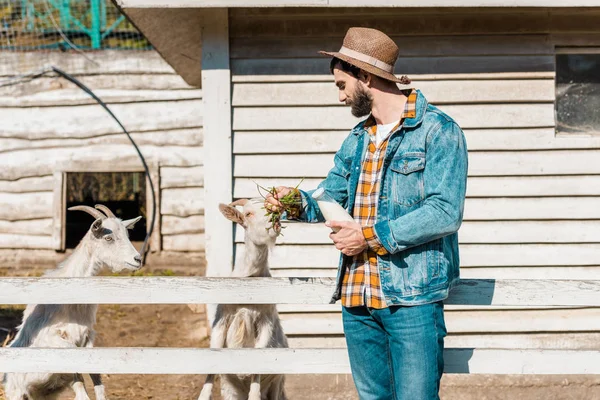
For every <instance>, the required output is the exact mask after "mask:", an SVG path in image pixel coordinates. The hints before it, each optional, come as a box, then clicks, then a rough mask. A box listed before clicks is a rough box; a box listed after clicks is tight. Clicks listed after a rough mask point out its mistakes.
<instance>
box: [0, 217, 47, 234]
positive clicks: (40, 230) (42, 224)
mask: <svg viewBox="0 0 600 400" xmlns="http://www.w3.org/2000/svg"><path fill="white" fill-rule="evenodd" d="M52 225H53V224H52V218H44V219H30V220H25V221H3V220H0V234H12V233H16V234H21V235H41V236H46V235H52Z"/></svg>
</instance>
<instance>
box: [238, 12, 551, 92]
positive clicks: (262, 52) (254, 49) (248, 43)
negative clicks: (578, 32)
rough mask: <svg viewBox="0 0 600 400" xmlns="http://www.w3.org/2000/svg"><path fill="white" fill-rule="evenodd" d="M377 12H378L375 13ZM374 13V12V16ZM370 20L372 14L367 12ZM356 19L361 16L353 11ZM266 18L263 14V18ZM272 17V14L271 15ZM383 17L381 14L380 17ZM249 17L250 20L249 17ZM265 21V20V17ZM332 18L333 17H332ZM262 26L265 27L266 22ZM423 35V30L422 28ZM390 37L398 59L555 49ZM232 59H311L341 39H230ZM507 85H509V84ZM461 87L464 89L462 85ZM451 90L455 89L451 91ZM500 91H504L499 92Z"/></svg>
mask: <svg viewBox="0 0 600 400" xmlns="http://www.w3.org/2000/svg"><path fill="white" fill-rule="evenodd" d="M377 11H379V10H377ZM377 11H376V13H377ZM369 14H370V15H369V16H370V17H373V16H374V15H375V14H371V13H369ZM354 15H355V16H356V18H361V17H363V18H364V16H365V12H364V11H363V12H362V13H361V14H360V16H359V15H358V14H357V13H356V12H355V14H354ZM298 16H299V15H298V13H297V12H294V14H293V15H290V14H288V15H287V16H282V17H284V18H285V17H287V18H290V17H291V18H294V17H298ZM264 17H267V16H266V15H265V16H263V18H264ZM270 17H272V15H271V16H270ZM308 17H309V18H310V22H309V23H318V22H317V21H318V20H319V19H320V18H322V17H323V16H322V14H321V15H310V16H308ZM382 17H383V15H382ZM250 18H251V17H250ZM267 18H268V17H267ZM332 19H333V18H332ZM265 23H266V24H268V22H266V20H265ZM422 29H423V32H426V28H422ZM390 38H391V39H392V40H393V41H394V42H396V43H398V45H399V54H398V55H399V57H400V58H401V59H402V58H406V57H436V56H438V57H439V56H459V55H460V56H482V55H486V56H494V55H512V56H517V55H534V54H543V55H552V54H554V48H553V46H552V42H551V41H550V40H549V39H550V37H549V35H544V34H542V35H535V34H532V35H455V36H453V35H445V36H431V35H427V36H420V35H414V36H411V37H410V38H409V37H407V36H405V35H394V34H391V36H390ZM230 46H231V58H246V59H248V58H255V59H261V58H311V57H320V55H319V54H318V52H319V51H320V50H323V49H338V48H339V47H340V38H339V37H336V36H333V37H329V36H325V35H320V36H317V37H310V36H308V37H304V38H302V40H295V41H294V42H290V40H289V37H286V36H283V35H279V36H276V35H272V36H269V37H244V36H242V37H239V36H238V37H233V38H232V40H231V44H230ZM508 84H510V83H508ZM461 87H463V86H462V85H461ZM453 89H454V88H453ZM500 90H501V91H502V90H504V89H502V88H501V89H500Z"/></svg>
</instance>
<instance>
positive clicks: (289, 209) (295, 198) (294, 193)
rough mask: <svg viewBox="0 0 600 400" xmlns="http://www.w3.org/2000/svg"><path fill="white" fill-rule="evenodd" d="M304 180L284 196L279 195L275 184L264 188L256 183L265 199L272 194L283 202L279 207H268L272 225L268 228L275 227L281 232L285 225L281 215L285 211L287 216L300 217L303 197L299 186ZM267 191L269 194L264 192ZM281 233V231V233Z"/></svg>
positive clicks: (290, 217) (291, 217)
mask: <svg viewBox="0 0 600 400" xmlns="http://www.w3.org/2000/svg"><path fill="white" fill-rule="evenodd" d="M303 181H304V178H303V179H302V180H301V181H300V182H299V183H298V184H297V185H296V187H294V188H293V189H292V190H291V191H290V193H288V194H287V195H285V196H283V197H281V198H280V197H278V196H277V188H276V187H275V186H273V187H270V188H264V187H262V186H261V185H259V184H258V183H256V182H254V183H256V187H257V188H258V193H259V194H260V195H261V197H262V198H263V199H265V200H266V198H267V196H268V195H269V194H270V195H271V196H273V197H274V198H275V199H277V200H278V201H279V202H280V203H281V207H280V208H279V209H270V210H269V209H266V208H265V207H263V208H265V210H266V214H265V215H266V216H268V217H269V222H270V223H271V225H270V226H268V227H267V230H270V229H275V230H276V231H277V232H281V230H282V229H283V228H285V227H283V226H281V217H282V216H283V213H286V215H287V218H289V219H296V218H299V217H300V214H301V213H302V198H301V196H300V190H299V189H298V187H299V186H300V184H301V183H302V182H303ZM261 190H262V191H264V192H267V194H263V192H261ZM280 234H281V233H280Z"/></svg>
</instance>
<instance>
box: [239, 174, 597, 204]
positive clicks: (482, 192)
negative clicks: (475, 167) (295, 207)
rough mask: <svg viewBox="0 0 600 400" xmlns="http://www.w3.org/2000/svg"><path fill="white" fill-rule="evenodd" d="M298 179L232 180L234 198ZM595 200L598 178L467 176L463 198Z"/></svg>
mask: <svg viewBox="0 0 600 400" xmlns="http://www.w3.org/2000/svg"><path fill="white" fill-rule="evenodd" d="M301 180H302V178H236V179H235V180H234V197H235V198H242V197H246V198H248V197H255V196H258V191H257V189H256V184H257V183H258V184H259V185H261V186H263V187H265V188H269V187H273V186H293V187H295V186H296V185H298V183H300V181H301ZM320 182H321V179H319V178H307V179H304V180H303V181H302V183H300V189H304V190H311V189H315V188H316V187H317V186H318V184H319V183H320ZM565 195H567V196H568V195H570V196H597V195H600V176H599V175H568V176H506V177H501V176H497V177H483V176H471V177H469V182H468V185H467V197H546V196H565Z"/></svg>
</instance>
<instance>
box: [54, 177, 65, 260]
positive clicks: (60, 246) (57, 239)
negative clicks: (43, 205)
mask: <svg viewBox="0 0 600 400" xmlns="http://www.w3.org/2000/svg"><path fill="white" fill-rule="evenodd" d="M53 178H54V185H53V186H54V187H53V199H52V203H53V204H52V241H53V242H54V249H55V250H60V251H62V250H64V249H65V247H66V232H67V226H66V225H67V216H66V208H67V204H66V198H67V182H66V174H65V173H64V172H60V171H57V172H55V173H54V175H53Z"/></svg>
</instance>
